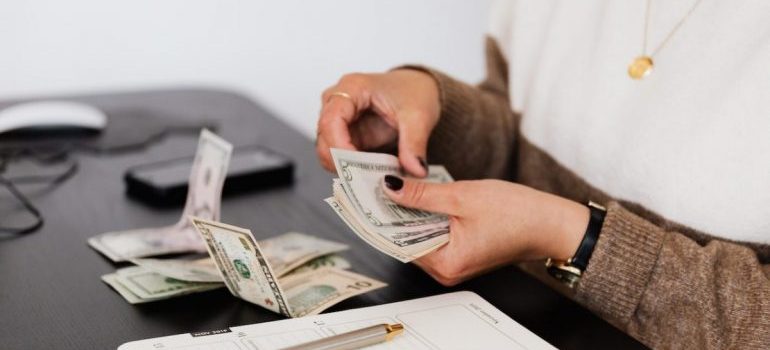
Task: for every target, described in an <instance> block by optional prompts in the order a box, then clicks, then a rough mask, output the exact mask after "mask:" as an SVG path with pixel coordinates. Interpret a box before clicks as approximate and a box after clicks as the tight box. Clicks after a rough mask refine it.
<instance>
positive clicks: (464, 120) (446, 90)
mask: <svg viewBox="0 0 770 350" xmlns="http://www.w3.org/2000/svg"><path fill="white" fill-rule="evenodd" d="M394 69H414V70H418V71H421V72H424V73H427V74H429V75H430V76H432V77H433V79H434V80H435V81H436V84H438V89H439V101H440V103H441V117H440V118H439V121H438V124H437V125H436V127H435V128H434V129H433V132H432V133H431V145H437V146H441V147H444V148H447V147H452V146H453V145H456V144H457V143H456V141H462V138H463V137H465V133H463V130H467V127H468V126H469V125H468V123H470V122H472V121H473V119H472V118H469V115H470V114H471V113H473V111H472V108H473V106H474V104H475V103H476V100H475V99H474V97H473V87H472V86H470V85H468V84H465V83H463V82H461V81H458V80H456V79H454V78H452V77H450V76H448V75H446V74H444V73H442V72H440V71H437V70H435V69H431V68H428V67H425V66H421V65H404V66H399V67H396V68H394Z"/></svg>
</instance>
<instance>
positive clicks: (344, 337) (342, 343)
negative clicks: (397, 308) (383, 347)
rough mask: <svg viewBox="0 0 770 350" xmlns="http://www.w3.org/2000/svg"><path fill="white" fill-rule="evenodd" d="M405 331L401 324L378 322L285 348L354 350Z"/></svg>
mask: <svg viewBox="0 0 770 350" xmlns="http://www.w3.org/2000/svg"><path fill="white" fill-rule="evenodd" d="M402 331H403V326H401V325H400V324H396V325H388V324H378V325H374V326H371V327H366V328H362V329H358V330H355V331H351V332H347V333H342V334H337V335H333V336H331V337H326V338H322V339H318V340H314V341H312V342H309V343H305V344H300V345H295V346H292V347H288V348H284V349H283V350H353V349H360V348H363V347H365V346H369V345H374V344H377V343H382V342H384V341H387V340H390V339H391V338H392V337H394V336H396V335H397V334H399V333H401V332H402Z"/></svg>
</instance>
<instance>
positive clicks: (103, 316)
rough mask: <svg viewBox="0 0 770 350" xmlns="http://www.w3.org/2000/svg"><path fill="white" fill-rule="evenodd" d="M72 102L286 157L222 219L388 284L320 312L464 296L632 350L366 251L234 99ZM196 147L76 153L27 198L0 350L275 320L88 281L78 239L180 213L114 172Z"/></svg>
mask: <svg viewBox="0 0 770 350" xmlns="http://www.w3.org/2000/svg"><path fill="white" fill-rule="evenodd" d="M78 99H79V100H82V101H86V102H89V103H92V104H94V105H96V106H98V107H100V108H102V109H104V110H105V111H107V112H108V113H109V112H110V111H114V110H118V109H131V108H139V109H142V110H145V111H148V112H152V113H157V114H159V115H164V116H167V117H171V118H180V119H185V118H186V119H190V118H203V119H215V120H217V121H218V122H219V125H220V129H219V133H220V134H221V135H223V136H224V137H225V138H226V139H228V140H229V141H231V142H233V143H234V144H235V145H236V146H237V145H246V144H253V143H260V144H263V145H266V146H268V147H271V148H273V149H276V150H279V151H281V152H283V153H284V154H287V155H289V156H291V157H292V158H294V159H295V161H296V163H297V169H296V170H297V171H296V183H295V185H294V186H292V187H287V188H282V189H275V190H270V191H266V192H258V193H255V194H249V195H242V196H237V197H233V198H227V199H225V200H224V202H223V207H222V219H223V221H225V222H228V223H232V224H234V225H238V226H243V227H249V228H251V229H252V231H254V233H255V235H256V236H257V238H258V239H260V238H266V237H269V236H273V235H276V234H279V233H282V232H285V231H288V230H297V231H302V232H307V233H311V234H314V235H318V236H321V237H326V238H329V239H333V240H336V241H340V242H344V243H347V244H349V245H350V246H351V247H352V249H351V250H349V251H347V252H344V253H343V255H344V256H345V257H346V258H348V259H349V260H350V261H351V262H352V263H353V267H354V270H355V271H358V272H361V273H364V274H367V275H369V276H372V277H374V278H377V279H380V280H382V281H386V282H387V283H389V284H390V286H389V287H387V288H384V289H381V290H379V291H376V292H373V293H369V294H365V295H363V296H359V297H356V298H353V299H351V300H347V301H345V302H343V303H341V304H339V305H337V306H335V307H334V308H332V309H331V310H329V311H336V310H343V309H349V308H356V307H362V306H370V305H376V304H381V303H388V302H394V301H400V300H405V299H411V298H416V297H422V296H428V295H433V294H438V293H443V292H448V291H452V290H471V291H474V292H476V293H478V294H479V295H481V296H482V297H484V298H485V299H487V300H489V301H490V302H491V303H492V304H494V305H495V306H497V307H498V308H500V309H501V310H502V311H503V312H505V313H506V314H508V315H510V316H511V317H512V318H513V319H514V320H516V321H518V322H519V323H521V324H522V325H524V326H525V327H527V328H529V329H530V330H532V331H533V332H535V333H536V334H538V335H539V336H541V337H543V338H544V339H545V340H547V341H549V342H550V343H551V344H553V345H555V346H557V347H559V348H562V349H579V348H580V349H588V348H623V349H632V348H642V346H641V345H640V344H639V343H637V342H636V341H634V340H633V339H631V338H630V337H628V336H626V335H624V334H623V333H622V332H620V331H618V330H617V329H615V328H614V327H612V326H610V325H609V324H607V323H605V322H604V321H603V320H601V319H599V318H598V317H596V316H594V315H593V314H591V313H590V312H589V311H587V310H585V309H583V308H582V307H580V306H579V305H577V304H575V303H573V302H572V301H570V300H568V299H566V298H564V297H562V296H560V295H559V294H557V293H556V292H554V291H552V290H551V289H549V288H547V287H546V286H545V285H543V284H542V283H541V282H539V281H537V280H535V279H533V278H532V277H530V276H528V275H526V274H524V273H522V272H520V271H519V270H518V269H516V268H513V267H509V268H505V269H502V270H499V271H496V272H494V273H491V274H488V275H486V276H483V277H480V278H477V279H475V280H472V281H470V282H467V283H464V284H462V285H460V286H458V287H456V288H444V287H442V286H440V285H439V284H437V283H435V282H434V281H433V280H432V279H431V278H429V277H428V276H427V275H426V274H424V273H423V272H421V270H419V269H418V268H416V267H415V266H413V265H407V264H402V263H400V262H398V261H396V260H394V259H392V258H390V257H388V256H385V255H383V254H380V253H379V252H377V251H375V250H374V249H372V248H370V247H369V246H368V245H366V244H365V243H364V242H362V241H361V240H360V239H358V238H357V237H356V236H355V235H354V234H353V233H352V232H350V231H349V229H348V228H347V227H346V226H345V225H344V224H343V223H342V222H341V221H340V220H339V219H338V218H337V217H336V216H335V214H334V213H333V212H332V211H331V210H330V209H329V208H328V207H327V205H326V204H325V203H323V202H322V198H325V197H326V196H329V195H330V193H331V178H332V176H331V175H330V174H328V173H326V172H324V171H323V170H322V169H321V168H320V166H319V165H318V161H317V160H316V157H315V152H314V149H313V145H312V141H311V140H308V139H307V138H306V137H304V136H302V135H301V134H299V133H298V132H297V131H295V130H293V129H291V128H290V127H288V126H287V125H285V124H284V123H282V122H280V121H278V120H277V119H276V118H274V117H272V116H271V115H270V113H269V112H267V111H266V110H264V109H263V108H261V107H260V106H258V105H256V104H255V103H254V102H252V101H250V100H248V99H246V98H244V97H242V96H240V95H237V94H233V93H229V92H223V91H210V90H166V91H149V92H138V93H123V94H114V95H99V96H90V97H83V98H78ZM2 106H4V104H0V107H2ZM308 117H309V118H313V117H314V116H308ZM196 141H197V136H193V135H190V136H173V137H169V138H167V139H165V140H163V141H161V142H159V143H156V144H154V145H152V146H151V147H150V148H148V149H146V150H144V151H142V152H137V153H126V154H121V155H117V156H109V157H99V156H94V155H88V154H78V155H76V157H77V159H78V160H79V162H80V170H79V173H78V174H76V175H75V177H74V178H72V179H70V180H69V181H67V182H66V183H64V184H63V185H62V186H60V187H58V188H55V189H53V190H51V191H42V192H41V191H38V192H34V193H33V195H32V200H33V201H34V202H35V204H36V205H38V207H39V208H40V209H41V211H42V212H43V213H44V215H45V217H46V224H45V226H44V227H43V229H42V230H40V231H39V232H37V233H34V234H31V235H28V236H24V237H19V238H13V239H0V348H3V349H114V348H116V347H117V346H118V345H119V344H121V343H124V342H127V341H131V340H137V339H142V338H149V337H157V336H164V335H171V334H176V333H185V332H190V331H202V330H213V329H221V328H224V327H227V326H235V325H243V324H250V323H257V322H264V321H271V320H276V319H279V318H280V316H278V315H277V314H274V313H272V312H269V311H266V310H264V309H262V308H260V307H258V306H256V305H252V304H249V303H247V302H245V301H242V300H240V299H236V298H234V297H232V296H231V295H230V294H229V292H228V291H227V290H226V289H220V290H217V291H213V292H206V293H201V294H195V295H190V296H186V297H181V298H175V299H170V300H166V301H160V302H155V303H149V304H143V305H136V306H134V305H130V304H128V303H127V302H125V301H124V300H123V298H121V297H120V296H119V295H118V294H117V293H116V292H114V291H113V290H112V289H110V288H109V287H108V286H107V285H106V284H104V283H103V282H102V281H101V280H100V279H99V276H101V275H103V274H106V273H109V272H112V271H114V270H115V269H116V267H118V266H116V265H114V264H112V263H111V262H110V261H109V260H107V259H106V258H104V257H102V256H101V255H99V254H98V253H97V252H96V251H94V250H93V249H91V248H90V247H88V246H87V245H86V239H87V238H89V237H91V236H93V235H96V234H99V233H102V232H106V231H112V230H123V229H129V228H138V227H150V226H161V225H165V224H170V223H172V222H174V221H175V220H177V219H178V218H179V214H180V212H179V211H176V210H170V211H160V212H159V211H153V210H151V209H148V208H147V207H145V206H142V205H140V204H138V203H136V202H133V201H131V200H128V199H127V198H126V197H125V195H124V193H123V191H124V185H123V181H122V176H123V172H124V171H125V169H126V168H127V167H129V166H131V165H135V164H142V163H146V162H149V161H153V160H160V159H166V158H169V157H173V156H182V155H189V154H191V153H192V152H194V149H195V145H196ZM1 198H2V200H7V197H1ZM0 220H1V218H0Z"/></svg>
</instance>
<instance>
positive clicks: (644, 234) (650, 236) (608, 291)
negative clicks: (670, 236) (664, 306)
mask: <svg viewBox="0 0 770 350" xmlns="http://www.w3.org/2000/svg"><path fill="white" fill-rule="evenodd" d="M664 236H665V233H664V232H663V231H662V230H661V229H660V228H659V227H657V226H655V225H653V224H651V223H650V222H648V221H646V220H644V219H642V218H640V217H638V216H636V215H635V214H633V213H631V212H629V211H628V210H626V209H624V208H623V207H622V206H621V205H620V204H618V203H617V202H612V203H610V204H609V205H608V206H607V216H606V218H605V219H604V225H603V226H602V230H601V233H600V234H599V240H598V242H597V244H596V247H595V248H594V252H593V255H592V256H591V260H590V261H589V262H588V267H587V269H586V271H585V273H584V274H583V276H582V278H581V279H580V282H579V284H578V287H577V291H576V292H577V293H576V295H575V297H576V299H577V300H578V301H580V302H581V303H583V304H584V305H586V306H587V307H588V308H590V309H591V310H593V311H594V312H596V313H597V314H599V315H601V316H602V317H603V318H605V319H606V320H608V321H610V322H612V323H615V324H616V325H617V326H619V327H621V328H624V326H625V324H626V323H627V322H628V321H629V319H630V317H631V316H632V315H633V313H634V311H635V310H636V308H637V305H639V302H640V300H641V298H642V295H643V294H644V291H645V289H646V288H647V284H648V282H649V280H650V276H651V275H652V273H653V269H654V268H655V264H656V263H657V259H658V255H659V254H660V249H661V246H662V244H663V239H664Z"/></svg>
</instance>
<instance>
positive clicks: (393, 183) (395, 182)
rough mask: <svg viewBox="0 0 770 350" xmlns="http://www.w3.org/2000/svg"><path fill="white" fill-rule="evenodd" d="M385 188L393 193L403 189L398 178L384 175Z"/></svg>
mask: <svg viewBox="0 0 770 350" xmlns="http://www.w3.org/2000/svg"><path fill="white" fill-rule="evenodd" d="M385 186H388V188H389V189H391V190H393V191H398V190H400V189H401V188H403V187H404V180H402V179H401V178H400V177H398V176H393V175H385Z"/></svg>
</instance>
